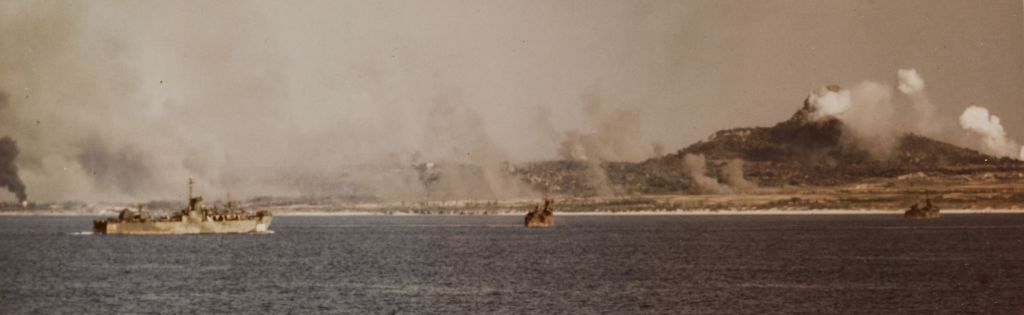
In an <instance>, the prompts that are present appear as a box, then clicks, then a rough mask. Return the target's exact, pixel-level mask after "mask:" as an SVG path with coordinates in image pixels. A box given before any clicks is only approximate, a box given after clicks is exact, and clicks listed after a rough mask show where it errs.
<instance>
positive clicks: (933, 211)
mask: <svg viewBox="0 0 1024 315" xmlns="http://www.w3.org/2000/svg"><path fill="white" fill-rule="evenodd" d="M903 217H904V218H908V219H932V218H938V217H939V207H936V206H935V205H932V200H931V198H929V197H928V196H927V195H926V196H925V198H924V207H920V206H918V204H917V203H914V205H912V206H910V209H909V210H907V211H906V212H903Z"/></svg>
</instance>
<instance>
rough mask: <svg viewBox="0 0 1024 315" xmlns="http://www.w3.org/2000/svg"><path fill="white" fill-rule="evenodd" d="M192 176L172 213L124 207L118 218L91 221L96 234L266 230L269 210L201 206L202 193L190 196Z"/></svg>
mask: <svg viewBox="0 0 1024 315" xmlns="http://www.w3.org/2000/svg"><path fill="white" fill-rule="evenodd" d="M194 184H195V182H194V181H192V178H189V179H188V206H187V207H186V208H185V209H182V210H181V211H179V212H177V213H175V214H174V215H172V216H165V217H159V218H153V217H151V216H149V215H148V214H147V213H146V211H145V209H144V208H143V207H141V206H140V207H139V211H138V212H134V211H132V210H131V209H127V208H125V209H123V210H121V212H120V213H119V214H118V217H117V218H109V219H106V220H97V221H93V231H94V232H95V233H99V234H172V235H174V234H246V233H267V232H268V231H270V223H271V221H272V220H273V215H272V214H271V213H270V211H259V212H256V213H250V212H247V211H245V210H244V209H241V208H236V207H235V206H234V203H232V202H231V201H228V204H227V207H226V208H223V209H220V208H217V207H205V206H203V197H201V196H200V197H193V196H192V187H193V185H194Z"/></svg>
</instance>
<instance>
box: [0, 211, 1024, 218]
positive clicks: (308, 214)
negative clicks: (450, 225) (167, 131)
mask: <svg viewBox="0 0 1024 315" xmlns="http://www.w3.org/2000/svg"><path fill="white" fill-rule="evenodd" d="M903 211H904V210H877V209H819V210H782V209H770V210H669V211H643V210H641V211H618V212H606V211H579V212H555V216H716V215H721V216H737V215H902V214H903ZM942 214H957V215H963V214H1024V209H949V210H942ZM114 215H116V214H114ZM523 215H525V213H520V212H479V213H473V212H471V211H464V212H453V213H431V214H423V213H412V212H391V213H384V212H373V211H351V212H350V211H294V212H280V213H275V214H274V216H278V217H349V216H351V217H364V216H382V217H386V216H523ZM109 216H111V215H110V214H99V213H78V212H61V211H45V212H35V211H11V212H0V217H109Z"/></svg>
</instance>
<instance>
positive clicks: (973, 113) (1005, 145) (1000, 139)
mask: <svg viewBox="0 0 1024 315" xmlns="http://www.w3.org/2000/svg"><path fill="white" fill-rule="evenodd" d="M960 126H961V127H963V128H964V130H967V131H969V132H971V133H972V134H975V135H977V136H978V137H980V138H981V141H982V143H983V144H984V146H983V147H982V149H983V151H984V152H986V153H989V154H992V155H995V156H999V157H1012V158H1016V159H1021V160H1024V147H1021V146H1019V145H1018V144H1017V142H1016V141H1014V140H1013V139H1009V138H1007V137H1006V130H1004V129H1003V125H1002V124H1001V123H1000V120H999V116H996V115H993V114H991V113H989V111H988V109H987V108H984V107H981V106H976V105H971V106H969V107H967V109H965V110H964V112H963V113H962V114H960Z"/></svg>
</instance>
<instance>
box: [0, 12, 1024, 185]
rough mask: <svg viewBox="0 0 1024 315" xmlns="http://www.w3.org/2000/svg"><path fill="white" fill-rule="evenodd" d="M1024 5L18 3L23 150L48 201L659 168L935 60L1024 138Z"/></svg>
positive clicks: (943, 96) (15, 104)
mask: <svg viewBox="0 0 1024 315" xmlns="http://www.w3.org/2000/svg"><path fill="white" fill-rule="evenodd" d="M1022 12H1024V9H1022V2H1021V1H934V0H927V1H464V2H460V1H397V2H390V1H348V2H342V1H322V2H318V1H289V2H283V1H267V2H259V1H194V2H190V1H173V2H171V1H159V2H158V1H69V2H56V1H45V2H44V1H38V2H36V1H3V2H0V91H2V92H3V93H4V94H5V95H6V96H7V97H6V102H5V103H6V104H4V102H0V136H3V135H6V136H10V137H12V138H13V139H14V140H15V141H17V142H18V146H19V147H20V149H21V156H20V157H19V159H18V161H17V164H18V166H19V167H20V169H21V176H22V178H23V179H24V180H25V183H26V185H27V186H28V190H29V192H28V193H29V196H30V197H29V198H30V199H36V200H65V199H86V200H89V199H95V198H114V199H117V198H121V199H131V198H162V197H174V196H177V195H176V194H178V195H180V193H179V191H180V189H179V186H180V185H181V183H182V182H183V178H185V177H187V176H189V175H194V176H196V177H198V178H200V179H201V180H200V181H201V183H203V184H205V185H206V186H207V187H212V188H211V190H214V191H223V190H226V189H235V190H236V191H238V190H241V192H239V193H238V194H239V195H253V194H262V193H268V192H272V191H275V190H277V189H282V188H281V187H287V186H288V184H287V183H274V184H273V185H272V184H267V183H266V182H264V181H265V180H267V178H268V177H269V178H271V180H272V178H273V176H272V175H273V174H277V173H275V172H281V171H284V172H289V173H292V174H307V173H310V174H313V173H324V172H330V171H332V170H336V169H338V167H339V165H352V164H367V163H374V164H380V163H395V164H401V163H410V162H416V161H456V162H470V163H473V162H480V161H483V160H487V161H492V160H511V161H528V160H538V159H554V158H558V157H559V155H558V154H559V151H558V148H559V143H560V142H561V141H563V140H564V139H563V137H564V135H565V133H566V132H568V131H577V132H580V133H589V132H608V131H609V130H620V129H627V130H623V131H622V132H627V133H628V135H629V136H630V137H629V139H635V140H631V141H627V142H628V143H625V144H622V145H623V146H626V147H627V148H624V149H622V150H621V152H620V154H619V156H617V158H619V159H627V160H640V159H643V158H646V157H649V156H650V155H651V152H653V149H651V148H652V144H654V143H658V144H660V145H662V146H663V147H664V148H665V149H666V151H668V152H672V151H675V150H678V149H680V148H682V147H684V146H685V145H688V144H690V143H693V142H695V141H697V140H700V139H703V138H705V137H707V136H708V135H710V134H711V133H712V132H714V131H716V130H719V129H723V128H730V127H740V126H753V125H761V126H765V125H771V124H774V123H775V122H778V121H781V120H784V119H786V118H788V117H789V116H790V115H791V114H792V113H793V112H794V111H796V110H797V109H798V108H799V107H800V106H801V105H802V102H803V100H804V98H805V97H807V95H808V93H809V92H811V91H813V90H816V89H818V88H819V87H820V86H822V85H826V84H840V85H844V86H852V85H854V84H857V83H859V82H862V81H864V80H873V81H876V82H881V83H885V84H893V85H894V84H895V83H896V70H897V69H901V68H913V69H916V70H917V72H918V73H919V74H920V75H921V76H922V77H923V78H924V80H925V82H926V88H925V89H926V91H927V93H928V96H929V98H930V100H931V102H933V103H934V104H935V106H936V107H937V116H936V117H937V119H939V120H941V121H939V122H936V123H937V124H943V125H949V126H956V121H957V120H956V119H957V116H958V115H959V114H960V113H961V112H962V111H963V110H964V109H965V108H966V107H967V106H968V105H971V104H976V105H980V106H984V107H987V108H988V109H989V110H990V111H991V112H992V113H993V114H995V115H998V116H1000V117H1001V118H1002V124H1003V126H1004V127H1005V128H1006V131H1007V133H1008V135H1009V136H1010V137H1011V138H1014V139H1017V140H1024V89H1022V88H1024V17H1022ZM621 117H629V118H630V119H632V120H631V121H629V122H625V123H614V121H615V120H616V119H618V118H621ZM602 126H606V127H608V128H604V129H605V130H603V131H602V128H603V127H602ZM622 126H625V127H624V128H623V127H622ZM966 139H967V138H966V137H964V138H962V139H959V140H957V139H947V140H949V141H953V142H957V141H960V142H962V143H957V144H960V145H968V146H970V145H971V143H969V142H965V141H967V140H966ZM954 140H956V141H954ZM253 173H257V174H262V175H268V174H270V175H268V176H254V175H253ZM228 186H231V187H228ZM168 191H172V192H170V193H167V192H168ZM3 198H7V199H6V200H10V197H8V196H4V197H3Z"/></svg>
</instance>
